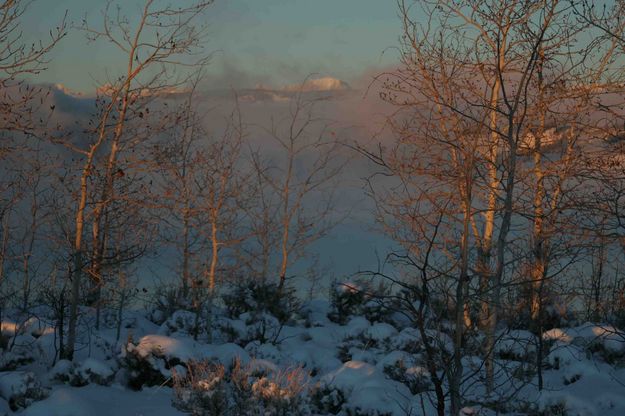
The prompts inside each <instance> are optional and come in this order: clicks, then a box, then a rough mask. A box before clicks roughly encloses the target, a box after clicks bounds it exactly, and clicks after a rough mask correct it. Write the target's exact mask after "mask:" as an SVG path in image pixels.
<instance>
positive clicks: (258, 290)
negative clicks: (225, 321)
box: [223, 280, 300, 323]
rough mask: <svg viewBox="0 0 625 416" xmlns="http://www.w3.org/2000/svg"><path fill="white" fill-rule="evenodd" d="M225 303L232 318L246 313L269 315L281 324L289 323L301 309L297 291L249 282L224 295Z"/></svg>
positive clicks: (260, 282)
mask: <svg viewBox="0 0 625 416" xmlns="http://www.w3.org/2000/svg"><path fill="white" fill-rule="evenodd" d="M223 301H224V303H225V305H226V309H227V311H228V314H229V316H230V317H231V318H239V316H241V315H242V314H244V313H249V314H251V315H256V314H258V315H262V314H266V313H269V314H270V315H272V316H274V317H275V318H276V319H277V320H278V321H279V322H280V323H286V322H288V321H289V320H290V319H291V318H292V317H293V315H294V313H295V312H297V311H298V310H299V308H300V302H299V299H298V298H297V296H296V295H295V289H293V288H290V287H284V288H283V289H282V290H280V289H279V287H278V285H277V284H274V283H267V282H262V281H256V280H248V281H246V282H244V283H242V284H240V285H237V286H235V287H234V288H233V289H232V290H231V291H230V292H229V293H226V294H225V295H223Z"/></svg>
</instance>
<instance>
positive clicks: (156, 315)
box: [147, 286, 193, 325]
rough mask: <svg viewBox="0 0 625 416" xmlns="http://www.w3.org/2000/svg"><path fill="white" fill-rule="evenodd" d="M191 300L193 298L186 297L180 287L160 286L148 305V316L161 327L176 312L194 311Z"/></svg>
mask: <svg viewBox="0 0 625 416" xmlns="http://www.w3.org/2000/svg"><path fill="white" fill-rule="evenodd" d="M190 299H191V297H190V296H185V294H184V293H183V290H182V288H180V287H177V286H159V287H157V288H156V291H155V292H154V295H153V296H152V299H151V300H150V301H149V303H148V314H147V316H148V318H149V319H150V320H151V321H152V322H154V323H156V324H159V325H160V324H162V323H164V322H165V321H166V320H167V319H169V318H170V317H171V316H172V315H173V314H174V312H176V311H179V310H186V311H191V310H193V307H192V305H191V300H190Z"/></svg>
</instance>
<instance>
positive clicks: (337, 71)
mask: <svg viewBox="0 0 625 416" xmlns="http://www.w3.org/2000/svg"><path fill="white" fill-rule="evenodd" d="M140 3H141V2H140V1H137V0H125V1H123V2H119V4H123V7H124V10H125V11H126V14H127V15H129V16H131V17H132V16H133V14H134V15H136V14H137V13H138V11H139V4H140ZM174 3H175V2H174ZM105 4H106V2H105V1H104V0H38V1H36V2H35V3H34V4H33V5H32V6H31V7H30V9H29V10H28V12H27V15H26V16H25V17H26V23H27V24H26V25H25V27H28V28H29V30H28V32H27V33H26V36H27V37H28V38H29V39H38V38H45V36H46V34H47V31H48V30H49V29H50V28H52V27H54V26H55V25H56V23H57V22H58V21H59V20H60V19H61V17H62V16H63V14H64V13H65V12H66V11H67V13H68V20H69V21H70V22H72V23H73V24H75V25H79V24H80V22H81V21H82V19H83V17H85V16H86V18H87V21H89V22H90V23H95V24H99V23H100V21H101V14H100V11H101V10H102V9H103V7H104V6H105ZM204 22H205V23H206V24H207V27H208V30H209V39H208V42H207V44H206V50H207V51H213V52H216V53H215V55H214V59H213V62H212V65H211V66H210V68H209V71H210V72H211V73H212V74H213V75H215V78H219V76H221V75H225V76H226V77H225V78H224V77H221V78H219V79H220V80H221V81H222V84H223V82H226V83H228V84H230V85H228V87H229V88H245V87H253V86H255V85H256V84H258V83H268V84H273V85H281V84H292V83H295V82H299V81H301V80H302V79H304V78H305V77H306V76H308V75H311V74H314V75H319V76H332V77H335V78H339V79H343V80H345V81H347V82H349V81H350V79H353V78H356V77H358V76H359V75H360V74H362V73H365V72H367V71H368V70H369V69H370V68H376V67H383V66H387V65H388V64H389V63H391V62H393V61H394V60H395V59H396V54H394V53H393V51H392V47H393V46H394V45H397V39H398V37H399V32H400V30H401V26H400V21H399V19H398V17H397V9H396V3H395V1H394V0H314V1H313V0H217V1H216V2H215V4H213V5H212V6H211V7H210V8H209V9H208V12H207V14H206V16H205V17H204ZM123 58H124V57H123V55H121V54H119V53H117V52H116V51H114V50H113V49H112V48H110V47H108V45H106V44H105V43H102V42H100V43H95V44H94V43H87V41H86V39H85V36H84V33H81V32H80V31H78V30H70V32H69V34H68V36H67V38H66V39H64V40H63V42H62V43H61V44H60V45H59V47H58V48H57V49H56V50H55V51H54V53H53V54H52V61H51V62H50V64H49V66H48V70H47V71H45V73H42V74H40V76H39V77H38V80H39V81H42V82H49V83H62V84H64V85H65V86H66V87H68V88H70V89H72V90H75V91H82V92H89V91H91V90H93V89H94V88H95V86H97V85H98V84H101V83H102V82H103V79H105V77H106V74H107V71H108V73H109V74H110V73H114V72H115V71H116V69H117V68H120V67H121V65H122V62H123Z"/></svg>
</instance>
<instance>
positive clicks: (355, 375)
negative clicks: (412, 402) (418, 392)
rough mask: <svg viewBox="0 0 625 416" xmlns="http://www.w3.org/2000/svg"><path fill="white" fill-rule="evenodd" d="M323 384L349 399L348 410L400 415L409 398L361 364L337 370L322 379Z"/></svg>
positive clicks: (351, 363)
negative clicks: (335, 389)
mask: <svg viewBox="0 0 625 416" xmlns="http://www.w3.org/2000/svg"><path fill="white" fill-rule="evenodd" d="M322 382H323V383H325V384H326V385H327V386H330V387H335V388H337V389H339V390H341V391H342V392H343V393H344V394H345V395H346V396H347V397H349V399H348V403H349V405H348V406H349V408H351V409H354V410H360V411H371V410H375V411H378V412H390V413H392V414H398V415H399V414H401V412H402V409H405V408H406V406H407V405H408V403H407V401H408V399H409V398H411V397H412V394H411V393H410V391H409V390H408V388H407V387H406V386H405V385H403V384H401V383H398V382H396V381H393V380H388V379H387V378H386V376H385V375H384V373H382V372H381V371H380V370H378V369H377V368H375V367H374V366H372V365H370V364H367V363H365V362H362V361H348V362H346V363H344V364H343V365H342V366H341V367H340V368H339V369H338V370H336V371H333V372H331V373H329V374H327V375H326V376H324V377H323V378H322Z"/></svg>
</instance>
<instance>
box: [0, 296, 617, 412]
mask: <svg viewBox="0 0 625 416" xmlns="http://www.w3.org/2000/svg"><path fill="white" fill-rule="evenodd" d="M330 310H331V308H330V306H329V303H328V302H327V301H325V300H315V301H312V302H308V303H304V305H303V307H302V310H301V311H300V312H299V314H298V315H297V316H295V317H294V318H293V319H292V320H290V321H289V322H287V323H285V324H284V325H283V324H281V323H278V324H279V326H280V327H279V328H278V329H279V334H278V336H277V337H275V338H274V339H272V337H269V339H260V338H258V337H256V335H255V331H258V330H259V329H260V327H259V325H262V324H261V322H264V323H269V324H272V325H273V324H276V322H277V321H276V320H275V318H273V317H271V316H269V315H261V314H257V315H254V314H251V313H247V314H242V315H241V316H240V317H235V318H232V317H226V316H215V317H214V320H213V325H214V327H213V339H212V342H211V343H208V342H207V340H206V337H205V338H202V337H200V338H199V340H198V341H196V340H193V339H192V337H191V336H190V334H189V333H188V331H187V330H186V329H185V328H186V327H187V324H188V323H189V319H190V317H191V316H192V315H190V314H188V313H185V312H184V311H182V312H180V311H179V312H176V313H175V314H174V316H173V317H171V318H169V319H166V320H165V321H164V322H165V323H164V324H162V325H156V324H153V323H151V322H149V321H148V320H147V319H146V318H145V316H144V315H142V314H141V313H140V312H136V311H130V312H129V315H128V316H127V317H125V322H127V323H128V328H126V327H124V328H123V330H122V335H121V337H120V339H121V340H125V339H128V340H130V341H129V342H123V341H121V342H118V341H117V340H116V337H115V330H114V329H110V328H109V329H107V328H104V329H102V330H100V331H95V330H92V332H91V334H90V335H89V337H90V338H88V339H85V341H88V342H89V343H88V344H87V343H86V342H85V343H84V344H81V345H83V346H85V347H83V348H81V349H80V350H78V351H77V353H76V356H75V360H74V361H73V362H70V361H67V360H59V361H57V362H56V364H55V365H54V366H51V363H52V362H53V361H54V357H55V352H56V349H55V339H54V334H52V333H48V330H47V329H46V328H47V327H46V325H45V322H44V321H38V320H34V319H32V320H26V321H21V322H27V323H26V324H25V323H22V324H18V323H19V322H20V319H16V320H10V319H9V320H7V321H5V322H4V323H3V327H5V328H6V333H10V336H11V337H12V338H11V339H12V340H14V341H15V346H14V349H13V351H3V352H2V354H1V356H0V361H1V362H2V363H4V362H7V360H11V363H12V364H11V365H13V366H14V367H12V368H9V370H11V371H5V372H3V373H0V416H2V415H4V414H5V413H9V410H7V409H8V406H9V401H10V400H13V401H12V402H11V403H15V397H20V399H19V400H20V401H19V404H18V407H19V410H18V411H17V414H24V415H35V416H37V415H50V416H57V415H58V416H80V415H94V416H100V415H109V414H114V415H115V416H125V415H128V416H130V415H142V414H144V415H147V414H150V415H157V416H160V415H177V414H181V413H179V412H178V411H176V410H175V409H174V408H173V407H172V399H173V393H172V390H171V388H170V387H167V385H168V384H167V383H168V382H169V381H170V380H171V379H170V377H171V376H172V375H173V373H174V371H175V373H176V374H179V375H181V376H183V375H184V374H185V373H186V372H187V369H186V364H187V363H188V362H189V361H190V360H194V361H198V360H209V361H213V362H216V363H221V364H222V365H223V366H224V367H225V368H226V373H227V372H228V371H229V370H230V369H231V367H232V365H233V363H234V362H235V360H239V361H240V362H241V364H242V366H243V368H245V369H246V371H250V372H251V373H252V374H259V375H260V374H267V375H268V374H278V373H281V372H283V371H285V370H288V369H295V368H298V367H302V369H303V371H304V372H305V373H306V374H307V376H308V377H309V378H310V379H309V382H308V383H307V384H308V385H309V386H310V387H316V386H319V388H320V391H321V392H322V394H323V397H322V399H325V400H326V401H325V402H327V403H330V405H332V406H338V408H339V410H336V408H334V410H333V411H335V410H336V411H337V412H339V413H338V414H339V415H340V416H346V415H350V414H352V415H353V414H359V415H367V416H378V415H391V416H395V415H398V416H399V415H405V414H406V412H411V413H410V414H418V415H422V414H423V415H424V416H433V415H435V414H436V409H435V408H434V405H433V403H434V401H433V399H434V396H433V393H432V383H431V379H430V378H431V375H430V373H429V371H428V369H427V362H426V360H425V358H426V356H425V353H424V350H423V342H422V341H423V340H422V337H421V333H420V331H419V330H418V329H417V328H415V327H414V326H412V325H411V324H410V323H409V322H404V323H403V324H398V323H397V322H396V321H395V320H392V319H390V320H389V319H387V318H381V319H383V320H384V322H382V321H381V320H380V321H375V322H370V321H369V320H368V319H366V318H365V317H364V316H357V315H354V316H350V317H349V319H347V320H346V321H347V324H345V325H342V324H339V323H336V322H333V321H331V320H329V319H328V313H329V312H330ZM222 313H223V312H222ZM85 314H87V312H86V313H85ZM372 319H373V318H372ZM376 319H377V318H376ZM15 322H18V323H15ZM85 322H86V323H85V325H87V324H88V323H89V322H92V321H89V320H88V319H86V320H85ZM341 322H345V321H343V320H341ZM11 323H13V324H11ZM11 331H12V332H11ZM425 332H426V336H427V337H428V340H429V341H430V344H431V345H432V346H433V348H435V349H436V350H441V349H446V350H448V351H450V349H451V346H452V340H451V338H450V337H449V334H450V333H451V332H449V331H448V328H447V327H446V326H445V322H440V323H436V324H435V325H430V326H429V327H428V328H426V330H425ZM81 333H88V331H86V330H85V331H81ZM542 336H543V339H544V340H545V341H546V342H545V347H546V348H548V350H546V351H545V354H546V356H545V364H546V366H545V368H544V371H543V378H544V387H545V388H544V390H543V391H542V392H539V391H538V390H537V388H536V383H535V378H534V379H532V378H531V377H535V375H533V374H532V373H531V372H530V373H527V374H530V375H529V377H530V379H528V380H530V382H529V383H528V382H527V380H525V381H523V380H520V379H515V378H514V377H515V376H511V374H514V373H515V372H518V373H519V374H526V372H527V370H528V369H531V367H532V366H533V362H534V361H532V360H534V359H535V356H534V354H535V352H536V341H537V340H536V336H535V335H534V334H532V333H530V332H528V331H524V330H505V331H501V332H499V333H498V334H497V343H496V346H495V348H496V361H495V365H496V373H497V377H498V380H497V385H498V386H500V387H499V388H500V389H501V392H502V394H505V392H506V391H515V390H516V389H518V392H519V393H518V400H520V401H524V402H525V403H527V404H528V406H530V407H531V409H532V411H534V412H535V413H537V412H541V411H542V412H545V413H547V414H548V412H549V411H555V410H554V409H555V408H556V407H561V408H562V409H566V411H567V412H568V413H567V416H571V415H578V416H581V415H585V416H592V415H596V416H622V415H625V368H622V364H623V363H625V345H624V344H625V336H624V334H623V332H621V331H620V330H619V329H618V328H615V327H613V326H610V325H604V324H599V323H585V324H583V325H579V326H575V327H572V328H555V329H551V330H549V331H546V332H545V333H544V334H542ZM250 337H251V338H250ZM133 339H134V341H133ZM475 345H478V344H475ZM86 346H88V348H87V347H86ZM129 354H130V355H129ZM471 354H473V355H471ZM462 362H463V366H464V368H465V375H468V376H467V377H469V378H468V379H467V380H468V381H467V386H468V387H467V389H466V391H465V392H464V394H465V395H466V397H467V399H468V400H469V402H470V403H474V402H473V400H475V403H480V401H483V398H484V395H485V390H484V385H483V383H482V382H481V379H480V377H483V359H482V358H481V357H480V356H479V352H471V353H470V354H468V355H467V356H465V357H463V360H462ZM14 368H15V371H13V369H14ZM439 371H442V369H441V368H439ZM473 372H475V373H473ZM440 374H442V373H439V375H440ZM144 376H145V378H143V379H142V377H144ZM161 376H162V377H161ZM471 377H473V378H472V379H471ZM137 380H138V381H137ZM141 380H143V381H141ZM135 382H138V383H139V384H138V385H135V384H133V383H135ZM251 383H252V384H251V385H253V386H255V387H254V388H256V389H260V388H263V389H264V388H268V389H271V388H277V387H276V386H272V385H270V384H271V382H270V377H269V378H268V379H266V380H264V381H263V382H262V383H265V384H266V383H269V384H267V385H265V384H262V383H261V382H259V381H258V380H256V381H253V380H252V381H251ZM100 384H102V385H100ZM150 385H154V386H155V387H148V386H150ZM78 386H82V387H78ZM130 386H132V387H133V388H136V389H140V391H131V390H130V388H129V387H130ZM444 388H445V389H446V388H447V387H446V386H445V387H444ZM514 400H515V399H513V400H511V401H510V402H509V403H505V405H506V406H507V405H510V406H513V405H515V403H517V404H518V403H520V401H519V402H515V401H514ZM325 402H324V403H325ZM510 409H511V410H510V411H509V413H508V414H510V415H511V414H519V415H522V414H524V413H523V412H517V411H516V409H517V408H514V407H510ZM464 413H466V414H467V415H469V414H473V415H483V416H490V415H494V414H495V413H494V411H493V410H492V409H488V408H487V407H485V406H484V405H473V404H472V405H471V406H470V407H467V408H466V409H464ZM503 413H504V412H502V414H503ZM11 414H12V413H11ZM334 414H336V413H334ZM320 416H328V413H320Z"/></svg>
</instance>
